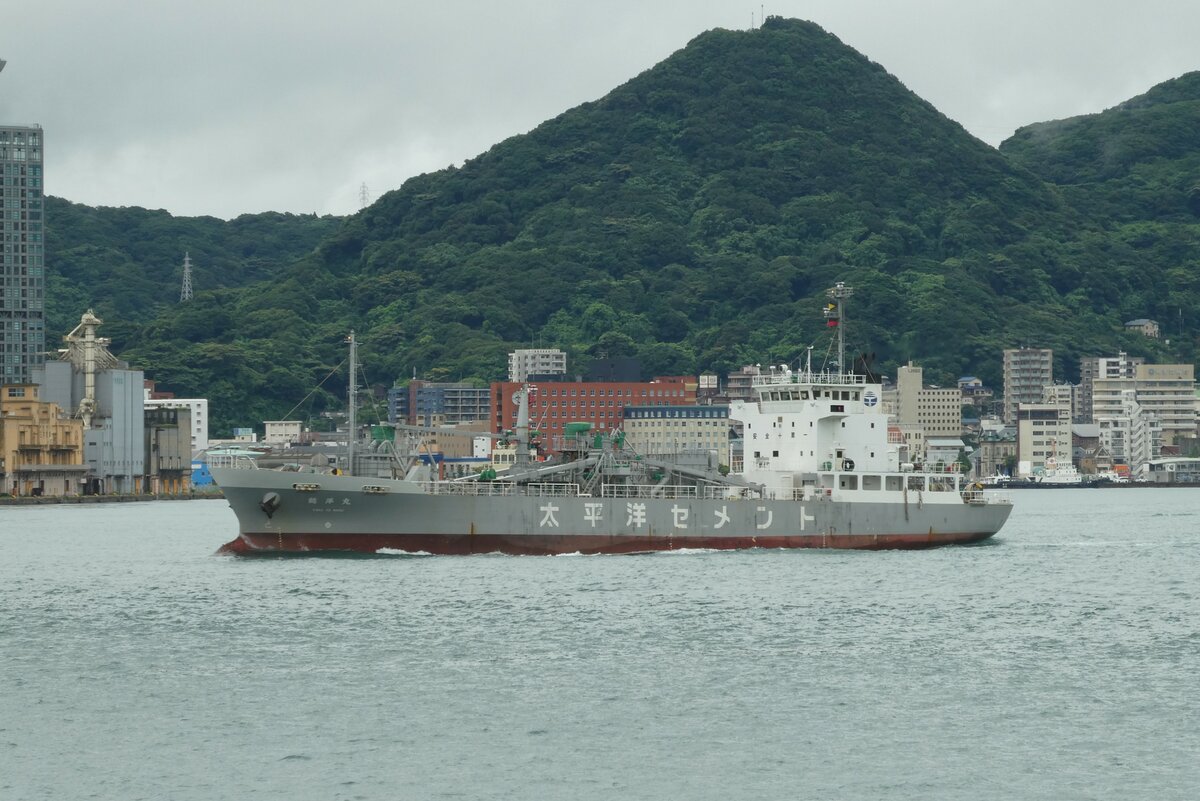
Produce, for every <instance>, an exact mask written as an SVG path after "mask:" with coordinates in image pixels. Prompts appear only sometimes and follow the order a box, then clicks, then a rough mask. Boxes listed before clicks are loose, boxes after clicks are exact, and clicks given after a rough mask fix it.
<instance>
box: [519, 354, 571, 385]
mask: <svg viewBox="0 0 1200 801" xmlns="http://www.w3.org/2000/svg"><path fill="white" fill-rule="evenodd" d="M566 373H567V354H566V352H564V351H561V350H559V349H558V348H524V349H520V350H514V351H513V352H512V353H510V354H508V380H509V381H547V380H558V379H561V378H562V377H563V376H565V375H566Z"/></svg>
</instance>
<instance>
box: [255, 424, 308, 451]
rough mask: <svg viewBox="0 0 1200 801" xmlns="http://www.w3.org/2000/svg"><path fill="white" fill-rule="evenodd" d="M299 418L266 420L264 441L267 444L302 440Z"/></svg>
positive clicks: (286, 443) (281, 443) (284, 443)
mask: <svg viewBox="0 0 1200 801" xmlns="http://www.w3.org/2000/svg"><path fill="white" fill-rule="evenodd" d="M300 429H301V425H300V421H299V420H264V421H263V438H262V441H263V442H264V443H266V444H267V445H290V444H291V443H293V442H299V441H300V434H301V433H302V432H301V430H300Z"/></svg>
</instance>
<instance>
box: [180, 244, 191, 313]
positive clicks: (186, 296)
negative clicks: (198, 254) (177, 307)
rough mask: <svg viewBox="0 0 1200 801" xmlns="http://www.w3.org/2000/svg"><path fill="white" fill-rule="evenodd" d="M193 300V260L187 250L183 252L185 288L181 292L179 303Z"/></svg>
mask: <svg viewBox="0 0 1200 801" xmlns="http://www.w3.org/2000/svg"><path fill="white" fill-rule="evenodd" d="M191 299H192V258H191V256H190V255H189V254H188V252H187V251H186V250H185V251H184V252H183V287H182V288H181V289H180V290H179V302H180V303H184V302H186V301H189V300H191Z"/></svg>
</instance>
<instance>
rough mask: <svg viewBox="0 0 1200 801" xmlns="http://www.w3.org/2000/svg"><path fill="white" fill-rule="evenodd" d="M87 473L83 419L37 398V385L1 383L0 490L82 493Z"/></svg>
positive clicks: (38, 492)
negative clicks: (73, 416) (72, 416)
mask: <svg viewBox="0 0 1200 801" xmlns="http://www.w3.org/2000/svg"><path fill="white" fill-rule="evenodd" d="M86 471H87V468H86V466H85V464H84V458H83V421H82V420H79V419H78V418H71V417H68V416H67V414H66V413H65V412H64V411H63V409H62V408H61V407H60V406H59V405H58V404H56V403H50V402H46V401H41V400H39V399H38V386H37V385H36V384H10V385H7V386H3V387H0V492H3V493H4V494H8V495H78V494H80V492H81V490H82V485H83V481H84V475H85V473H86Z"/></svg>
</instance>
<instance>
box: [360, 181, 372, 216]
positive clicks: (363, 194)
mask: <svg viewBox="0 0 1200 801" xmlns="http://www.w3.org/2000/svg"><path fill="white" fill-rule="evenodd" d="M369 205H371V196H370V195H368V194H367V182H366V181H363V182H362V185H361V186H359V187H358V208H359V209H360V210H361V209H365V208H366V207H367V206H369Z"/></svg>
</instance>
